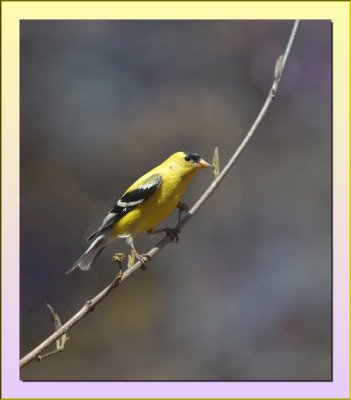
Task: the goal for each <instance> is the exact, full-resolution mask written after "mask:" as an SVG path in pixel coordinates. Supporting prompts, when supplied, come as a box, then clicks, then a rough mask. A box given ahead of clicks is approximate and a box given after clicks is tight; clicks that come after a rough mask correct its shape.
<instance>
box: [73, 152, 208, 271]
mask: <svg viewBox="0 0 351 400" xmlns="http://www.w3.org/2000/svg"><path fill="white" fill-rule="evenodd" d="M210 166H211V164H209V163H208V162H206V161H205V160H204V159H203V158H202V157H201V156H200V155H199V154H196V153H190V152H187V151H179V152H177V153H174V154H172V155H171V156H170V157H168V158H167V159H166V160H165V161H164V162H163V163H162V164H160V165H158V166H157V167H155V168H154V169H152V170H151V171H149V172H148V173H146V174H145V175H143V176H142V177H141V178H139V179H138V180H137V181H136V182H134V183H133V184H132V185H131V186H130V187H129V188H128V189H127V190H126V191H125V192H124V194H123V196H122V197H121V198H120V199H119V200H118V201H117V203H116V204H115V205H114V206H113V207H112V208H111V210H110V211H109V213H108V214H107V215H106V217H105V219H104V220H103V222H102V225H101V226H100V227H99V229H98V230H97V231H95V232H94V233H93V234H91V235H90V236H89V238H88V241H89V242H91V244H90V246H89V247H88V249H87V250H86V252H85V253H84V254H83V255H82V256H81V257H80V258H79V259H78V260H77V261H76V262H75V263H74V264H73V266H72V268H71V269H70V270H68V271H67V272H66V273H70V272H72V271H73V270H74V269H76V268H80V269H81V270H83V271H88V270H89V269H90V268H91V266H92V264H93V262H94V260H95V258H96V257H97V256H98V255H99V254H100V252H101V251H102V250H103V249H104V247H106V246H108V245H109V244H111V243H113V242H114V241H116V240H117V239H118V238H125V239H126V240H127V243H128V244H129V245H130V246H131V248H132V250H133V252H134V254H135V258H136V259H137V260H139V261H141V262H142V263H143V264H145V262H146V261H147V260H148V259H149V258H150V257H149V256H148V255H146V254H139V253H138V252H137V251H136V249H135V247H134V241H133V236H135V235H136V234H138V233H140V232H144V231H147V232H149V233H150V232H151V233H157V232H162V231H164V232H166V233H167V234H171V235H173V239H174V238H175V237H174V236H176V233H175V232H174V231H173V233H172V230H170V229H168V228H166V229H160V230H158V231H155V230H154V227H155V226H156V225H158V224H159V223H160V222H161V221H162V220H164V219H165V218H166V217H167V216H168V215H169V214H171V212H172V211H173V210H174V209H175V208H176V207H177V205H178V204H179V201H180V199H181V198H182V196H183V194H184V192H185V189H186V188H187V186H188V184H189V183H190V180H191V179H192V178H193V176H194V175H195V173H196V172H197V171H198V170H199V169H201V168H207V167H210Z"/></svg>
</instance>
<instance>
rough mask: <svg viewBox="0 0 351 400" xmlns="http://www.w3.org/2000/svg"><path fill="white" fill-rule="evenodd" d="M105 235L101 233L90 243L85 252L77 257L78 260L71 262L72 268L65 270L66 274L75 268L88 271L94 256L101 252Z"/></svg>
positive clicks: (104, 244)
mask: <svg viewBox="0 0 351 400" xmlns="http://www.w3.org/2000/svg"><path fill="white" fill-rule="evenodd" d="M104 239H105V235H104V234H101V235H99V236H98V237H97V238H95V240H94V241H93V242H92V243H91V245H90V246H89V247H88V249H87V250H86V252H85V253H84V254H83V255H82V256H81V257H80V258H78V260H77V261H76V262H75V263H74V264H73V266H72V268H70V269H69V270H68V271H66V272H65V273H66V274H69V273H71V272H72V271H73V270H75V269H76V268H80V269H81V270H82V271H89V269H90V268H91V266H92V264H93V262H94V260H95V258H96V257H97V256H98V255H99V254H100V253H101V252H102V250H103V249H104V247H105V246H106V243H105V240H104Z"/></svg>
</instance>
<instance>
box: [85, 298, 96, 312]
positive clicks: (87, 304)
mask: <svg viewBox="0 0 351 400" xmlns="http://www.w3.org/2000/svg"><path fill="white" fill-rule="evenodd" d="M85 306H86V307H87V309H88V312H93V311H94V310H95V305H94V304H93V302H92V301H91V300H88V301H87V302H86V303H85Z"/></svg>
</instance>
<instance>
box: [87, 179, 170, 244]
mask: <svg viewBox="0 0 351 400" xmlns="http://www.w3.org/2000/svg"><path fill="white" fill-rule="evenodd" d="M161 182H162V177H161V175H159V174H153V175H151V176H149V177H148V178H147V179H146V180H145V181H144V182H141V183H140V184H139V185H138V186H137V187H135V188H133V189H132V190H129V189H128V190H127V191H126V192H125V193H124V195H123V196H122V197H121V198H120V199H119V200H118V201H117V203H116V204H115V205H114V206H113V207H112V208H111V210H110V211H109V213H108V214H107V215H106V217H105V219H104V221H103V223H102V225H101V226H100V228H99V229H98V230H97V231H96V232H94V233H92V234H91V235H90V236H89V238H88V241H90V240H92V239H94V238H95V237H96V236H97V235H99V234H100V233H101V232H103V231H104V230H106V229H107V228H109V227H110V226H112V225H113V224H114V223H115V222H117V221H118V220H119V219H120V218H122V217H123V215H125V214H127V213H128V212H129V211H130V210H132V209H133V208H135V207H138V206H139V205H140V204H141V203H142V202H144V201H145V200H147V199H148V198H149V197H150V196H151V195H153V194H154V193H155V192H156V190H157V188H158V187H159V186H160V185H161Z"/></svg>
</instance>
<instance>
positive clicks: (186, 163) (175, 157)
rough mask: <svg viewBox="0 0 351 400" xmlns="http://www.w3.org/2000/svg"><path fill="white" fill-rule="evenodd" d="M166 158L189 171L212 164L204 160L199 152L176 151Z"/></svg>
mask: <svg viewBox="0 0 351 400" xmlns="http://www.w3.org/2000/svg"><path fill="white" fill-rule="evenodd" d="M168 160H170V161H171V162H172V163H173V162H174V163H175V164H177V165H178V166H179V167H181V168H182V169H184V170H188V171H189V172H190V171H195V170H197V169H201V168H208V167H212V165H211V164H209V163H208V162H207V161H205V160H204V159H203V158H202V157H201V156H200V155H199V154H197V153H192V152H190V151H178V152H177V153H174V154H172V155H171V156H170V157H169V159H168Z"/></svg>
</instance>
